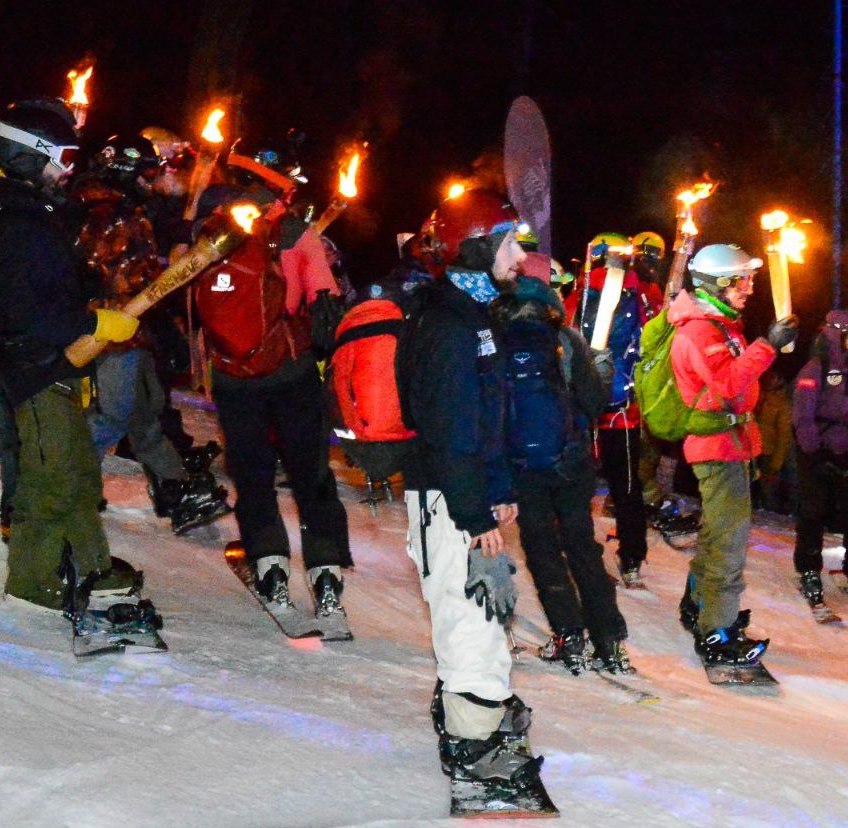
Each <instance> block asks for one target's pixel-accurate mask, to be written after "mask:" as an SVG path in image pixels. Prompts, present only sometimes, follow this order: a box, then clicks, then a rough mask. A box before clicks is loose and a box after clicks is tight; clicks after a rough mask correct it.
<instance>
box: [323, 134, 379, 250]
mask: <svg viewBox="0 0 848 828" xmlns="http://www.w3.org/2000/svg"><path fill="white" fill-rule="evenodd" d="M367 146H368V145H367V144H364V145H363V152H360V151H359V150H355V151H354V153H353V155H351V156H350V158H349V159H348V161H347V164H346V165H345V166H343V167H342V168H341V169H340V170H339V184H338V188H337V190H336V194H335V195H334V196H333V198H332V199H331V201H330V203H329V204H328V205H327V209H326V210H324V212H323V213H321V216H320V217H319V218H318V220H317V221H316V222H314V223H313V224H312V229H313V230H314V231H315V232H316V233H317V234H318V235H319V236H320V235H321V234H322V233H323V232H324V231H325V230H326V229H327V228H328V227H329V226H330V225H331V224H332V223H333V222H334V221H335V220H336V219H337V218H338V217H339V216H340V215H341V214H342V213H343V212H344V211H345V210H346V209H347V206H348V204H349V203H350V201H351V199H353V198H356V196H357V194H358V192H359V190H358V189H357V186H356V173H357V172H358V170H359V165H360V163H361V162H362V159H363V156H364V148H365V147H367Z"/></svg>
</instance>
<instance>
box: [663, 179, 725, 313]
mask: <svg viewBox="0 0 848 828" xmlns="http://www.w3.org/2000/svg"><path fill="white" fill-rule="evenodd" d="M716 186H717V185H716V184H715V182H713V181H699V182H698V183H697V184H695V185H693V186H692V187H691V188H690V189H688V190H684V191H683V192H682V193H678V194H677V196H676V197H675V200H676V201H677V204H678V207H677V228H676V231H675V235H674V258H673V259H672V261H671V269H670V270H669V274H668V282H667V283H666V286H665V296H664V297H663V302H664V304H665V305H668V304H669V302H671V300H672V299H674V297H675V296H677V294H678V293H680V290H681V288H682V287H683V275H684V273H685V272H686V262H687V261H689V257H690V256H691V255H692V249H693V246H694V243H695V236H697V235H698V232H699V231H698V226H697V225H696V224H695V205H696V204H697V203H698V202H699V201H703V200H704V199H705V198H709V197H710V196H711V195H712V194H713V192H715V188H716Z"/></svg>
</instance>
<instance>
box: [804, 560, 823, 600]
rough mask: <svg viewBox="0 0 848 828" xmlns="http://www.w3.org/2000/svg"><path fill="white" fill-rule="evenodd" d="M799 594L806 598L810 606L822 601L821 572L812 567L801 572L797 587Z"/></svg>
mask: <svg viewBox="0 0 848 828" xmlns="http://www.w3.org/2000/svg"><path fill="white" fill-rule="evenodd" d="M798 588H799V589H800V591H801V595H803V596H804V598H806V599H807V603H808V604H809V605H810V606H811V607H816V606H819V605H820V604H822V603H824V589H823V587H822V579H821V574H820V573H818V572H816V570H814V569H810V570H808V571H807V572H802V573H801V583H800V585H799V587H798Z"/></svg>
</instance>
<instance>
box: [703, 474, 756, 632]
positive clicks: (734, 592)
mask: <svg viewBox="0 0 848 828" xmlns="http://www.w3.org/2000/svg"><path fill="white" fill-rule="evenodd" d="M692 470H693V471H694V472H695V477H697V478H698V488H699V489H700V492H701V508H702V516H701V519H702V523H701V531H700V532H699V533H698V546H697V550H696V552H695V557H694V558H692V561H691V562H690V564H689V572H690V573H691V581H690V584H691V588H692V598H693V600H694V601H695V603H696V604H697V606H698V608H699V613H698V628H699V630H700V631H701V632H702V633H706V632H709V631H710V630H714V629H717V628H718V627H729V626H730V625H731V624H733V622H734V621H735V620H736V616H737V615H738V614H739V604H740V600H741V596H742V593H743V592H744V590H745V581H744V579H743V573H744V570H745V560H746V558H747V555H748V535H749V532H750V530H751V483H750V479H749V474H748V464H747V463H723V462H719V461H709V462H706V463H693V464H692Z"/></svg>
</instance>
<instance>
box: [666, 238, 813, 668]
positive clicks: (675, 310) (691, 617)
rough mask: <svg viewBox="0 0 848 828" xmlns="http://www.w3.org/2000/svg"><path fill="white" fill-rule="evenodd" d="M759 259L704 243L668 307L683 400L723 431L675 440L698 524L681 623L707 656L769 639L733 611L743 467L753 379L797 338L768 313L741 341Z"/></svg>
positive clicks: (725, 655)
mask: <svg viewBox="0 0 848 828" xmlns="http://www.w3.org/2000/svg"><path fill="white" fill-rule="evenodd" d="M762 264H763V263H762V260H761V259H756V258H752V257H751V256H749V255H748V254H747V253H746V252H745V251H744V250H742V249H741V248H739V247H737V246H736V245H731V244H710V245H707V246H706V247H703V248H701V250H699V251H698V252H697V253H696V254H695V256H694V257H693V258H692V261H691V262H690V263H689V272H690V275H691V277H692V284H693V286H694V293H691V294H690V293H689V292H688V291H686V290H681V291H680V293H679V294H678V295H677V297H676V298H675V300H674V301H673V302H672V304H671V306H670V307H669V311H668V321H669V322H670V323H671V324H672V325H675V326H677V332H676V334H675V336H674V339H673V341H672V345H671V365H672V369H673V373H674V379H675V382H676V384H677V388H678V391H679V392H680V396H681V398H682V399H683V402H684V403H685V404H686V405H687V406H690V407H691V408H693V409H695V410H698V411H712V412H719V413H724V414H725V416H726V418H727V422H726V425H723V426H722V430H720V431H716V432H715V433H711V434H703V433H701V434H693V433H689V434H688V436H687V437H686V438H685V441H684V443H683V452H684V456H685V458H686V460H687V461H688V462H689V463H691V464H692V470H693V471H694V473H695V476H696V477H697V479H698V488H699V490H700V493H701V501H702V525H701V529H700V532H699V534H698V545H697V548H696V552H695V555H694V557H693V558H692V560H691V562H690V565H689V577H688V580H687V584H686V591H685V593H684V596H683V599H682V601H681V604H680V610H681V621H682V623H683V624H684V626H685V627H687V628H688V629H690V630H691V631H692V633H693V635H694V637H695V650H696V652H697V653H698V654H699V655H700V656H701V658H702V659H703V661H704V662H705V664H721V663H726V664H755V663H756V662H757V661H758V660H759V658H760V656H761V655H762V654H763V653H764V652H765V650H766V647H767V646H768V639H765V640H757V639H751V638H749V637H748V636H747V634H746V632H745V629H746V627H747V626H748V621H749V617H750V612H749V611H748V610H744V611H742V612H740V611H739V607H740V599H741V595H742V592H743V590H744V589H745V583H744V580H743V573H744V569H745V560H746V556H747V550H748V533H749V530H750V525H751V487H750V478H749V467H750V463H751V460H752V459H753V458H754V457H756V456H757V455H758V454H759V453H760V450H761V439H760V432H759V428H758V427H757V424H756V422H755V421H754V419H753V410H754V406H755V405H756V403H757V397H758V394H759V378H760V377H761V376H762V374H764V373H765V371H766V370H767V369H768V368H769V366H770V365H771V364H772V362H774V359H775V356H776V354H777V352H778V351H780V350H781V349H782V348H784V347H786V346H787V345H789V344H791V343H793V342H794V341H795V339H796V338H797V336H798V330H797V326H798V320H797V318H796V317H793V316H790V317H788V318H786V319H781V320H778V321H775V322H773V323H772V324H771V326H770V327H769V329H768V334H767V336H766V337H761V338H760V339H757V340H756V341H755V342H753V343H751V344H750V345H749V344H748V343H747V342H746V341H745V337H744V335H743V333H742V322H741V316H742V312H743V311H744V310H745V305H746V303H747V301H748V297H750V296H751V294H752V293H753V290H754V274H755V273H756V272H757V271H758V270H759V269H760V268H761V267H762Z"/></svg>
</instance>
